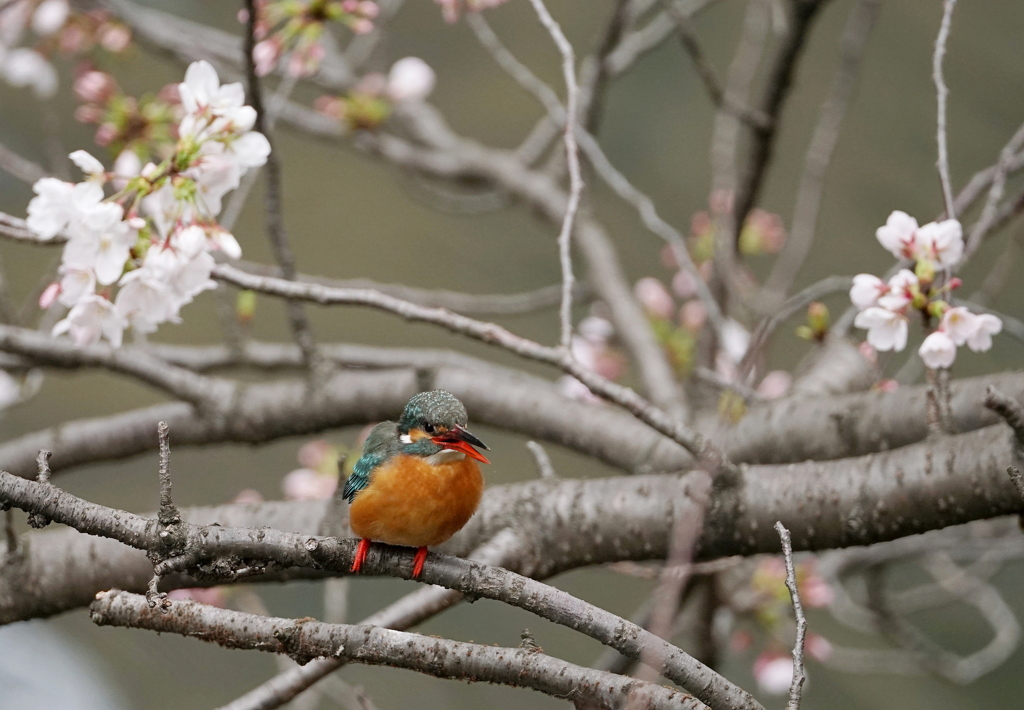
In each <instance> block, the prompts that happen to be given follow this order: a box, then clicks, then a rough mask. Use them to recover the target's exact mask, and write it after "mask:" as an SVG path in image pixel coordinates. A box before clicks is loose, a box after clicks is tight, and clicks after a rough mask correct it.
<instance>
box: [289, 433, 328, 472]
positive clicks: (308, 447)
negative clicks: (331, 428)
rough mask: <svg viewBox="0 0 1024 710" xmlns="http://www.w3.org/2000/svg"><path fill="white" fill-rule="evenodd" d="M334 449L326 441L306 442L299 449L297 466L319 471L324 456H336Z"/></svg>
mask: <svg viewBox="0 0 1024 710" xmlns="http://www.w3.org/2000/svg"><path fill="white" fill-rule="evenodd" d="M336 453H337V452H336V451H335V448H334V447H333V446H332V445H331V443H330V442H329V441H327V440H326V439H314V440H313V441H307V442H306V443H305V444H303V445H302V448H300V449H299V454H298V459H299V464H301V465H302V466H303V468H312V469H319V468H320V464H322V463H323V461H324V458H325V457H326V456H336Z"/></svg>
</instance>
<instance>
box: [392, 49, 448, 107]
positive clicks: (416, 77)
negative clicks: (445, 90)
mask: <svg viewBox="0 0 1024 710" xmlns="http://www.w3.org/2000/svg"><path fill="white" fill-rule="evenodd" d="M436 82H437V75H436V74H435V73H434V70H433V69H431V68H430V65H429V64H427V63H426V62H425V61H423V60H422V59H420V58H419V57H406V58H405V59H399V60H398V61H397V62H395V63H394V64H393V65H392V67H391V71H390V72H389V73H388V84H387V92H388V95H389V96H390V97H391V99H392V100H393V101H396V102H398V103H401V102H403V101H423V100H424V99H425V98H427V97H428V96H429V95H430V92H431V91H433V90H434V84H435V83H436Z"/></svg>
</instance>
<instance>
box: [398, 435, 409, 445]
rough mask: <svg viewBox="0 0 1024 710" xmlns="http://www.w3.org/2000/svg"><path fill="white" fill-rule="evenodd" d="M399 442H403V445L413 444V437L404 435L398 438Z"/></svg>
mask: <svg viewBox="0 0 1024 710" xmlns="http://www.w3.org/2000/svg"><path fill="white" fill-rule="evenodd" d="M398 440H399V441H401V442H402V443H403V444H411V443H412V437H411V436H409V435H408V434H402V435H401V436H400V437H398Z"/></svg>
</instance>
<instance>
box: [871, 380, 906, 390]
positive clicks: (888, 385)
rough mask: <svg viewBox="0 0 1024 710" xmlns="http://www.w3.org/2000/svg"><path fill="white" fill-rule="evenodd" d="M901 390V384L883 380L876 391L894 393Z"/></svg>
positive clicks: (876, 387)
mask: <svg viewBox="0 0 1024 710" xmlns="http://www.w3.org/2000/svg"><path fill="white" fill-rule="evenodd" d="M899 388H900V383H899V382H897V381H896V380H881V381H880V382H879V383H878V384H876V385H875V389H877V390H878V391H879V392H887V393H892V392H895V391H896V390H898V389H899Z"/></svg>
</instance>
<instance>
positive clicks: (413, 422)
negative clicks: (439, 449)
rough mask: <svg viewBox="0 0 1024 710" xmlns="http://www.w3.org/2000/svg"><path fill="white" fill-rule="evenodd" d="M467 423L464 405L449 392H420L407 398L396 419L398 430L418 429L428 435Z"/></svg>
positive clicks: (467, 417) (403, 431)
mask: <svg viewBox="0 0 1024 710" xmlns="http://www.w3.org/2000/svg"><path fill="white" fill-rule="evenodd" d="M468 423H469V415H468V414H466V407H465V406H464V405H463V404H462V402H460V401H459V400H458V398H456V396H455V395H453V394H452V393H451V392H445V391H444V390H431V391H430V392H420V393H419V394H418V395H415V396H414V397H413V398H412V399H410V400H409V403H408V404H406V405H405V410H404V411H403V412H402V418H401V419H400V420H399V421H398V431H399V432H401V433H402V434H408V433H409V432H410V431H412V430H415V429H420V430H422V431H424V432H425V433H427V434H429V435H433V434H434V433H435V432H437V433H441V432H446V431H450V430H451V429H454V428H455V427H463V428H465V427H466V425H467V424H468Z"/></svg>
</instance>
